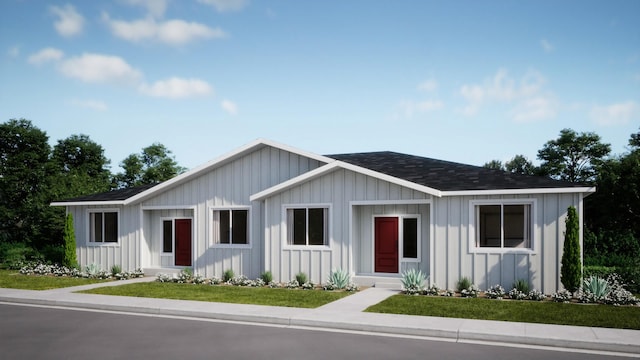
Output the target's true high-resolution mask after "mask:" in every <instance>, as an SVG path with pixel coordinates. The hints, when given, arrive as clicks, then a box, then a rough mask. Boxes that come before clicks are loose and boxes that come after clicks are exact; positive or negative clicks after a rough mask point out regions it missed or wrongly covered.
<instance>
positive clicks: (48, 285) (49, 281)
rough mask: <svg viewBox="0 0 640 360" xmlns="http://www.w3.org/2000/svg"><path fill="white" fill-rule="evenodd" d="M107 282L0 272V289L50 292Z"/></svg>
mask: <svg viewBox="0 0 640 360" xmlns="http://www.w3.org/2000/svg"><path fill="white" fill-rule="evenodd" d="M106 281H109V280H103V279H96V278H82V277H68V276H54V275H29V276H28V275H24V274H21V273H20V272H19V271H17V270H0V287H3V288H10V289H22V290H50V289H59V288H65V287H71V286H79V285H87V284H95V283H100V282H106Z"/></svg>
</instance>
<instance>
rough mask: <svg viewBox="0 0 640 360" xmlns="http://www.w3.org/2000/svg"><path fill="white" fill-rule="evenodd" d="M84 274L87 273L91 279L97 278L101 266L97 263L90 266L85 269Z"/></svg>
mask: <svg viewBox="0 0 640 360" xmlns="http://www.w3.org/2000/svg"><path fill="white" fill-rule="evenodd" d="M84 272H86V273H87V274H88V275H89V277H95V276H97V275H98V273H99V272H100V266H99V265H98V264H95V263H92V264H89V265H87V266H86V267H85V268H84Z"/></svg>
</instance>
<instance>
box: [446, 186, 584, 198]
mask: <svg viewBox="0 0 640 360" xmlns="http://www.w3.org/2000/svg"><path fill="white" fill-rule="evenodd" d="M595 191H596V188H595V187H593V186H592V187H569V188H531V189H497V190H459V191H443V192H442V196H474V195H518V194H527V195H533V194H560V193H587V194H590V193H594V192H595Z"/></svg>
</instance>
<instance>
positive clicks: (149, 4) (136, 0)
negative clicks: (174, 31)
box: [124, 0, 169, 18]
mask: <svg viewBox="0 0 640 360" xmlns="http://www.w3.org/2000/svg"><path fill="white" fill-rule="evenodd" d="M124 1H125V3H127V4H129V5H133V6H141V7H144V8H145V9H147V12H148V13H149V14H150V15H151V16H153V17H156V18H161V17H162V16H164V13H165V11H167V5H168V4H169V0H124Z"/></svg>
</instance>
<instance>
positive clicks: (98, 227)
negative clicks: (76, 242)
mask: <svg viewBox="0 0 640 360" xmlns="http://www.w3.org/2000/svg"><path fill="white" fill-rule="evenodd" d="M91 218H92V219H93V239H91V241H93V242H102V213H92V214H91Z"/></svg>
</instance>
